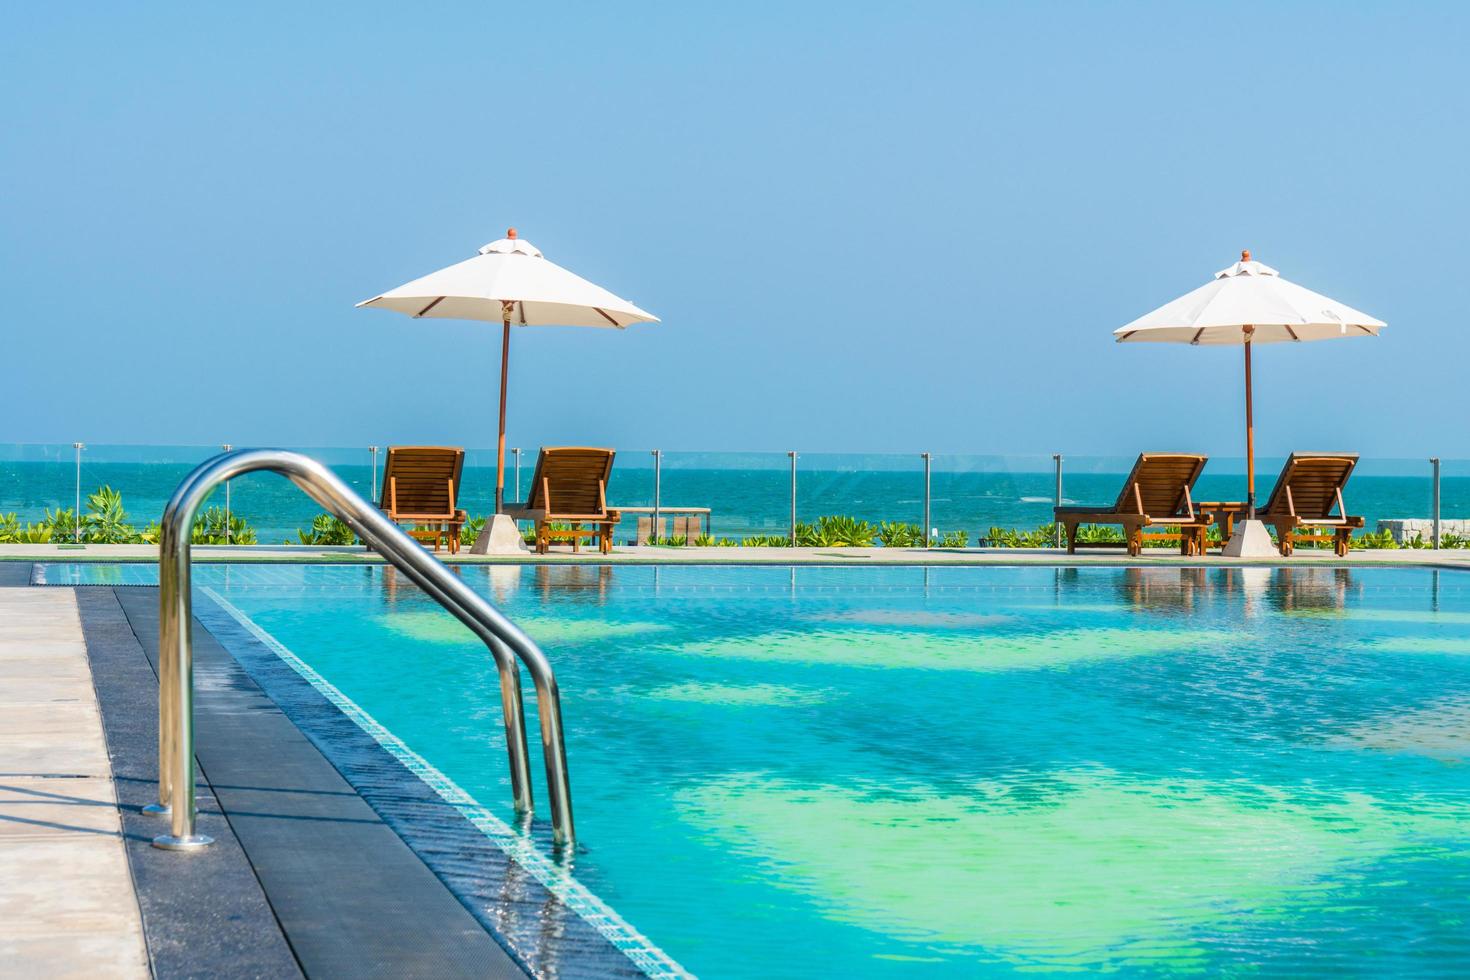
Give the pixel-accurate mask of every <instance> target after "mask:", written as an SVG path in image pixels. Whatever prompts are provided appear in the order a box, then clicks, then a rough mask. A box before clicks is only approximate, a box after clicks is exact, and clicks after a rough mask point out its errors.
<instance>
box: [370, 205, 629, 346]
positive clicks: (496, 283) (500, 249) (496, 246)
mask: <svg viewBox="0 0 1470 980" xmlns="http://www.w3.org/2000/svg"><path fill="white" fill-rule="evenodd" d="M506 303H512V304H514V308H513V309H512V310H511V316H510V322H511V323H513V324H516V325H518V326H526V327H548V326H558V327H618V328H620V329H621V328H622V327H627V326H631V325H633V324H635V323H657V322H658V317H656V316H654V315H653V314H652V313H648V312H645V311H643V310H640V309H639V308H638V307H636V306H634V305H633V304H632V303H630V302H628V301H627V300H625V299H620V298H619V297H617V296H614V295H613V294H612V293H610V292H608V291H607V290H606V289H603V288H602V287H601V286H597V285H594V284H593V283H590V282H588V281H587V280H586V279H583V278H582V277H581V276H578V275H575V274H573V273H571V272H568V271H567V270H566V269H563V268H562V267H561V266H559V265H557V264H556V263H555V262H551V261H548V260H547V259H546V257H545V256H543V255H542V254H541V250H540V249H539V248H537V247H536V246H535V245H532V244H531V243H530V242H528V241H525V240H524V239H521V238H517V237H516V230H515V229H514V228H512V229H510V230H509V231H508V232H506V237H505V238H502V239H500V240H498V241H493V242H491V243H490V244H488V245H485V246H482V247H481V248H480V251H479V254H477V255H475V256H474V257H472V258H468V259H465V260H464V261H463V262H456V263H455V264H454V265H451V266H448V267H447V268H443V269H440V270H439V271H438V272H431V273H429V274H428V275H427V276H424V277H422V278H420V279H415V280H414V281H413V282H407V283H404V284H403V285H402V286H399V287H398V288H397V289H390V290H389V291H388V292H386V293H383V294H382V295H380V296H374V297H373V298H372V299H366V300H363V301H362V302H361V303H358V304H357V305H358V306H366V307H371V308H373V309H382V310H395V311H397V312H399V313H407V314H408V315H409V316H411V317H415V318H418V317H429V318H436V319H444V320H484V321H487V322H490V323H503V322H504V321H505V304H506Z"/></svg>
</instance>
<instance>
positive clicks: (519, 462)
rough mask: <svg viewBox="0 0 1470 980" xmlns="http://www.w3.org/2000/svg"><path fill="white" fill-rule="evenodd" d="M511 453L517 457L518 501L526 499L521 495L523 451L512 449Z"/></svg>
mask: <svg viewBox="0 0 1470 980" xmlns="http://www.w3.org/2000/svg"><path fill="white" fill-rule="evenodd" d="M510 453H511V455H512V456H514V457H515V458H516V501H517V502H520V501H522V500H525V499H526V498H525V497H522V496H521V451H520V450H519V449H512V450H511V451H510Z"/></svg>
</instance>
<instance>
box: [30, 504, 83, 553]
mask: <svg viewBox="0 0 1470 980" xmlns="http://www.w3.org/2000/svg"><path fill="white" fill-rule="evenodd" d="M41 526H42V527H46V528H49V529H50V531H51V537H52V538H55V539H56V540H57V541H75V540H77V538H78V529H77V512H76V511H74V510H72V509H71V508H70V507H58V508H57V509H56V510H55V511H52V510H51V509H50V508H49V507H48V508H47V509H46V516H45V518H44V519H42V521H41ZM48 540H49V539H48ZM29 543H30V544H36V543H37V542H36V541H34V540H33V541H30V542H29Z"/></svg>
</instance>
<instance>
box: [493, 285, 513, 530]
mask: <svg viewBox="0 0 1470 980" xmlns="http://www.w3.org/2000/svg"><path fill="white" fill-rule="evenodd" d="M504 331H505V332H504V333H503V334H502V335H501V339H500V441H499V444H498V445H497V447H496V451H495V513H497V514H499V513H503V512H504V510H505V382H506V371H507V369H508V368H509V366H510V310H509V309H507V310H506V311H505V324H504Z"/></svg>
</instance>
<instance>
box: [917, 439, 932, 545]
mask: <svg viewBox="0 0 1470 980" xmlns="http://www.w3.org/2000/svg"><path fill="white" fill-rule="evenodd" d="M919 455H920V456H922V457H924V547H926V548H927V547H929V536H930V535H931V534H933V533H934V531H933V529H932V528H931V527H930V526H929V454H928V453H920V454H919Z"/></svg>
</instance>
